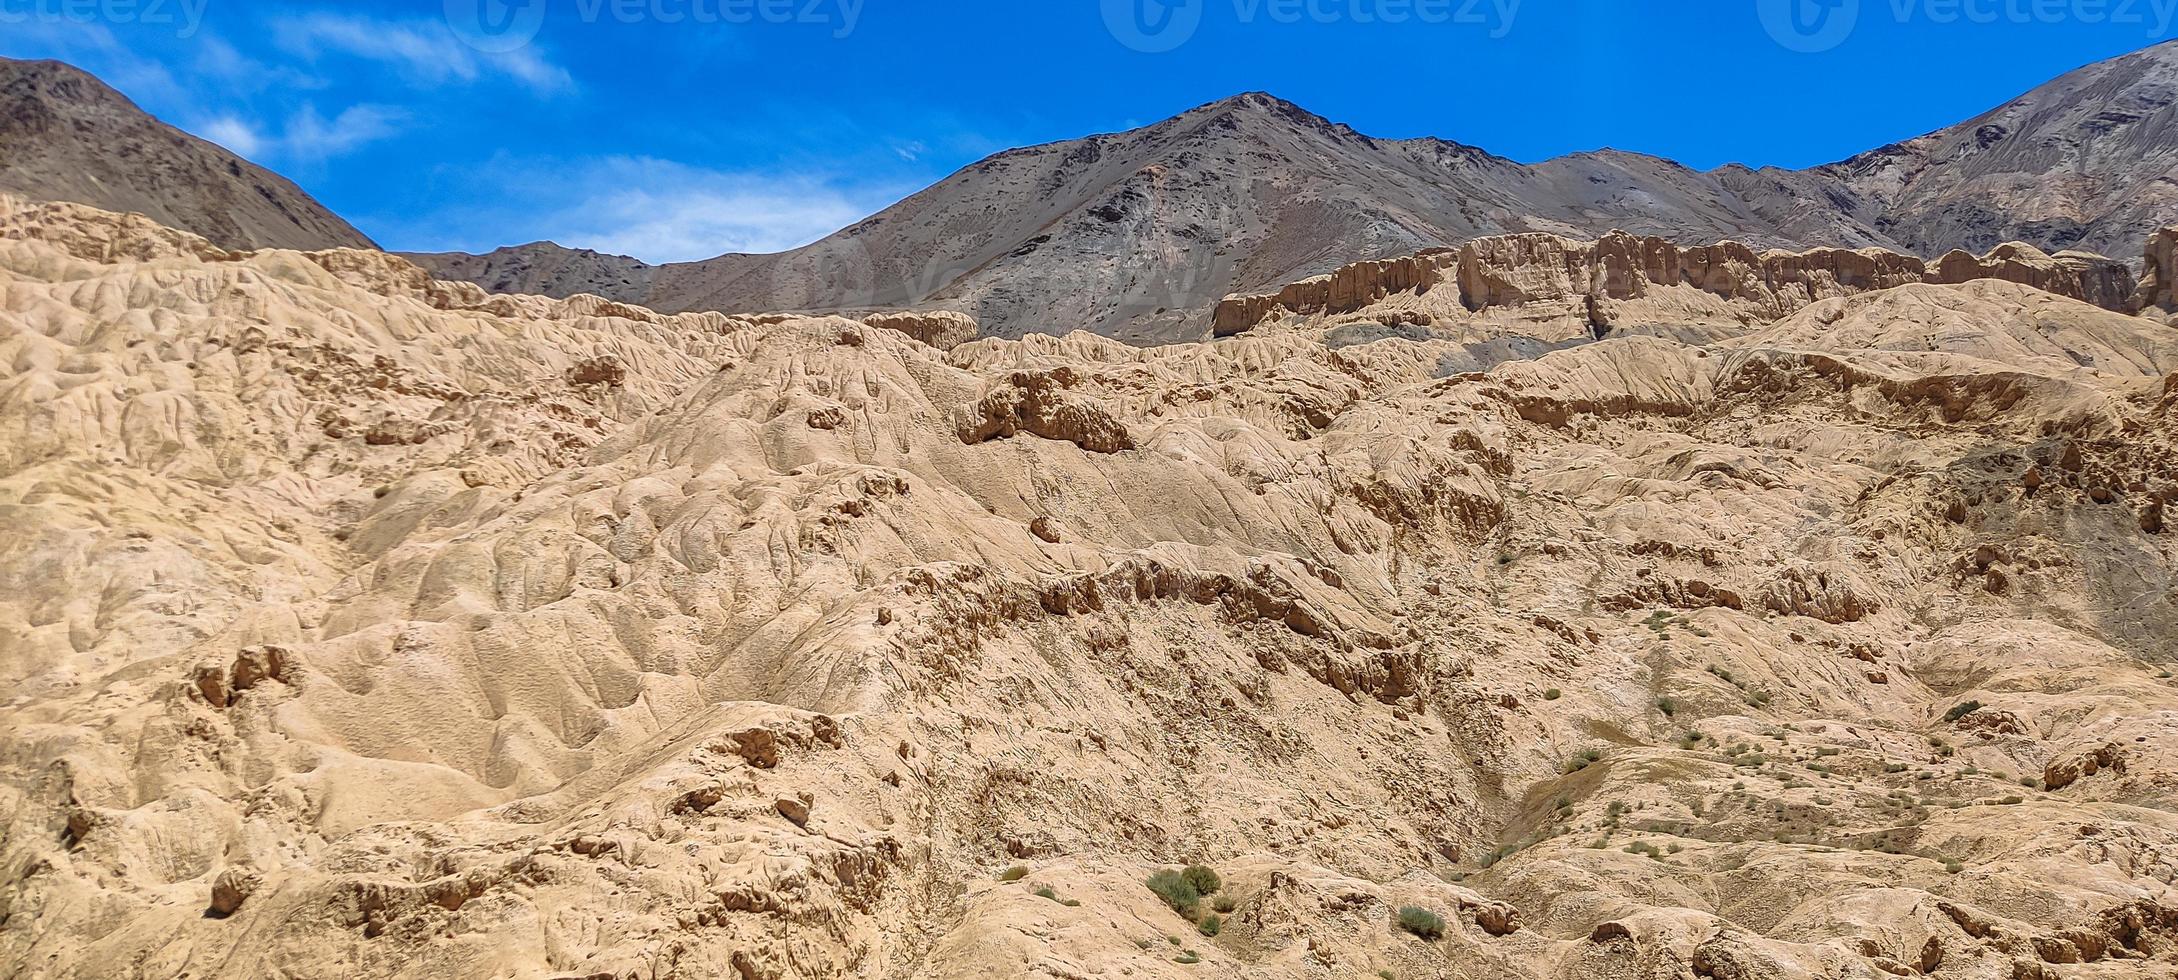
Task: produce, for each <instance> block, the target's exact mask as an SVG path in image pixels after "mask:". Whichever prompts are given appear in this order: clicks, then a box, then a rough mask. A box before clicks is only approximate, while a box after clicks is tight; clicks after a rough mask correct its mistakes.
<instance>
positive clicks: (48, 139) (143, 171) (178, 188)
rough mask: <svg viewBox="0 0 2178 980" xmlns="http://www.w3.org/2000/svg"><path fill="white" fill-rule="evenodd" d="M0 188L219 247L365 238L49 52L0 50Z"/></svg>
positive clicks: (350, 243) (323, 244)
mask: <svg viewBox="0 0 2178 980" xmlns="http://www.w3.org/2000/svg"><path fill="white" fill-rule="evenodd" d="M115 147H127V148H128V151H127V152H125V153H116V152H114V148H115ZM0 190H5V191H12V192H15V193H18V194H22V195H24V196H27V197H30V198H35V199H40V200H54V201H74V202H77V203H82V204H90V205H94V206H97V207H100V208H105V209H107V210H112V211H136V212H141V213H142V214H144V215H146V216H147V217H150V218H151V219H153V220H155V221H158V222H159V223H160V224H163V225H167V226H169V227H173V228H180V229H184V230H187V231H191V232H195V233H197V234H199V235H202V236H204V237H205V238H206V239H209V240H210V241H212V242H214V243H215V244H218V245H221V246H223V247H226V248H299V249H317V248H334V247H353V248H371V247H373V246H372V244H371V241H370V239H368V238H365V237H364V236H363V233H362V232H360V231H357V230H356V229H355V228H354V227H353V226H351V225H349V224H348V223H347V222H346V221H343V220H341V219H340V217H339V216H337V215H335V214H333V212H332V211H330V210H328V209H327V208H326V207H325V206H324V205H322V204H319V203H318V202H317V201H315V200H312V199H311V198H310V195H308V194H305V193H303V191H302V189H301V188H299V187H296V186H295V185H294V184H293V183H290V182H289V181H288V180H287V179H286V178H284V177H281V176H279V175H278V174H275V173H272V172H271V171H268V170H266V169H264V168H262V167H259V166H257V165H256V164H253V163H250V162H249V161H247V160H244V159H242V158H241V157H238V156H236V155H234V154H233V153H230V152H228V151H227V150H226V149H225V148H224V147H220V146H218V145H215V144H213V143H210V142H207V141H205V140H202V139H198V138H197V137H195V136H191V135H189V134H187V133H184V132H182V131H180V130H178V129H175V128H174V127H172V126H169V125H167V124H165V123H163V122H160V121H159V120H157V119H155V118H153V117H152V116H151V115H150V114H148V113H146V112H144V111H143V110H142V109H140V108H138V107H137V106H136V103H134V102H131V101H129V98H128V96H126V95H123V94H121V93H120V92H118V91H115V90H114V89H113V88H112V87H111V86H109V85H107V84H106V83H105V82H102V81H100V80H99V79H98V78H97V77H96V76H94V75H92V74H90V73H89V72H86V71H84V70H82V69H80V68H77V67H76V66H74V65H70V64H67V63H65V62H60V61H16V60H12V59H5V58H0Z"/></svg>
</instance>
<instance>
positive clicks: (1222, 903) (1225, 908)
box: [1210, 895, 1240, 913]
mask: <svg viewBox="0 0 2178 980" xmlns="http://www.w3.org/2000/svg"><path fill="white" fill-rule="evenodd" d="M1210 907H1211V908H1212V909H1214V910H1216V911H1219V912H1225V913H1231V912H1232V911H1233V910H1234V909H1236V908H1238V907H1240V903H1239V902H1236V901H1233V896H1231V895H1219V896H1218V897H1217V900H1216V901H1213V902H1211V903H1210Z"/></svg>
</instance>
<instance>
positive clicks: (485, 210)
mask: <svg viewBox="0 0 2178 980" xmlns="http://www.w3.org/2000/svg"><path fill="white" fill-rule="evenodd" d="M463 176H464V178H465V179H466V180H467V181H468V182H469V183H470V187H471V189H470V191H469V193H466V194H462V193H455V194H451V195H448V197H447V199H449V200H465V201H467V202H469V203H466V204H463V205H459V206H456V207H453V208H450V209H448V210H445V211H440V212H436V213H432V214H428V215H414V216H403V217H401V218H399V219H394V220H390V221H385V222H372V224H373V225H374V227H376V228H377V229H379V230H378V231H376V232H375V234H376V237H378V239H379V240H380V241H382V242H385V243H386V244H387V245H388V247H392V248H397V249H411V250H416V251H441V250H447V249H460V250H463V251H471V252H481V251H489V250H491V249H494V248H498V247H500V246H502V245H517V244H521V243H524V242H532V241H539V240H545V239H549V240H551V241H555V242H558V243H560V244H561V245H565V246H568V247H570V248H591V249H596V250H598V251H600V252H611V253H614V254H618V255H632V256H635V257H636V258H639V259H642V260H643V261H645V262H652V263H660V262H685V261H692V260H695V259H707V258H711V257H712V256H715V255H722V254H725V253H728V252H759V253H760V252H779V251H785V250H787V249H790V248H795V247H798V246H801V245H806V244H809V243H810V242H813V241H816V240H817V239H820V238H823V237H824V236H826V235H829V234H831V233H832V232H835V231H838V230H839V229H841V228H844V227H846V226H848V225H850V224H853V223H855V222H856V221H859V220H861V219H862V218H864V217H866V216H868V215H869V214H870V213H872V212H874V211H876V210H878V209H880V208H883V207H884V206H886V205H888V204H891V203H892V202H893V201H895V200H897V199H898V198H899V196H900V191H901V190H902V189H901V188H897V187H889V186H876V185H847V184H842V183H839V182H834V181H827V180H824V179H820V178H818V177H816V176H813V175H810V174H805V173H792V174H787V173H762V172H753V171H721V170H710V169H706V168H703V167H694V166H689V165H687V164H682V163H675V162H672V161H668V160H658V159H653V158H647V157H611V158H605V159H600V160H592V161H583V162H577V163H566V162H554V163H544V162H534V161H533V162H523V163H513V162H507V161H501V162H498V163H496V164H494V165H490V166H487V167H483V168H475V169H471V170H469V171H467V172H466V173H465V174H464V175H463ZM389 225H390V226H391V227H387V226H389ZM449 229H452V230H455V233H454V234H452V235H449V234H448V230H449Z"/></svg>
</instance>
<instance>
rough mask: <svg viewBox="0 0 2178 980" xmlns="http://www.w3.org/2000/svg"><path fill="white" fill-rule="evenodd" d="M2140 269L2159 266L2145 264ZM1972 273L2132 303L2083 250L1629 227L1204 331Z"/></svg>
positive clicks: (1600, 325)
mask: <svg viewBox="0 0 2178 980" xmlns="http://www.w3.org/2000/svg"><path fill="white" fill-rule="evenodd" d="M2153 248H2154V245H2153V243H2151V245H2150V250H2151V252H2152V251H2153ZM2149 267H2150V269H2151V270H2152V269H2154V268H2156V266H2155V265H2154V263H2153V261H2152V259H2151V261H2150V265H2149ZM1976 279H2001V280H2004V281H2007V282H2016V283H2021V284H2023V285H2028V286H2032V287H2034V288H2036V289H2040V290H2044V291H2046V292H2051V293H2056V294H2057V295H2060V296H2066V297H2070V298H2072V299H2077V300H2082V301H2085V302H2088V303H2091V304H2094V305H2096V306H2099V307H2102V308H2104V309H2111V310H2126V309H2128V308H2129V307H2131V306H2132V305H2133V303H2134V298H2133V294H2134V292H2135V284H2134V282H2133V277H2132V273H2131V270H2129V269H2128V268H2127V267H2126V266H2125V265H2124V263H2122V262H2118V261H2116V260H2114V259H2108V258H2104V257H2102V256H2099V255H2090V254H2087V253H2082V252H2060V253H2058V254H2056V255H2049V254H2046V253H2044V252H2042V251H2041V250H2040V249H2037V248H2034V247H2033V246H2031V245H2023V244H2020V243H2018V242H2008V243H2005V244H2003V245H1999V246H1997V247H1996V248H1994V249H1991V250H1990V251H1989V252H1988V253H1987V254H1984V255H1980V256H1975V255H1971V254H1968V253H1966V252H1956V251H1955V252H1952V253H1950V254H1947V255H1945V256H1943V257H1942V258H1940V259H1938V260H1937V261H1935V262H1934V263H1930V262H1925V261H1923V260H1921V259H1919V258H1917V257H1914V256H1911V255H1902V254H1899V253H1897V252H1889V251H1885V250H1882V249H1875V248H1862V249H1842V248H1819V249H1812V250H1809V251H1805V252H1786V251H1777V250H1772V251H1767V252H1759V253H1758V252H1756V251H1755V250H1754V249H1751V248H1749V247H1747V246H1745V245H1741V244H1739V243H1737V242H1723V243H1720V244H1716V245H1699V246H1682V245H1678V244H1675V243H1673V242H1669V241H1665V240H1663V239H1660V238H1655V237H1643V236H1636V235H1632V234H1628V233H1626V232H1613V233H1611V234H1609V235H1606V236H1604V237H1603V238H1601V239H1599V240H1597V241H1594V242H1581V241H1574V240H1572V239H1568V238H1562V237H1559V236H1557V235H1549V234H1521V235H1499V236H1493V237H1489V238H1479V239H1476V240H1474V241H1471V242H1468V243H1466V244H1464V245H1462V246H1460V247H1459V248H1456V249H1431V250H1428V251H1424V252H1420V253H1417V254H1415V255H1411V256H1405V257H1401V258H1395V259H1381V260H1375V261H1369V262H1358V263H1354V264H1352V265H1348V266H1344V267H1341V268H1340V269H1338V270H1336V271H1334V272H1332V273H1330V274H1329V275H1324V276H1317V277H1314V278H1310V279H1304V280H1301V281H1299V282H1295V283H1291V284H1289V285H1287V286H1285V287H1284V288H1282V289H1280V290H1278V291H1277V292H1273V293H1263V294H1255V295H1236V296H1228V297H1226V298H1225V300H1224V301H1223V302H1221V303H1219V304H1218V306H1217V309H1216V311H1215V312H1214V314H1213V322H1212V326H1211V331H1212V333H1213V334H1214V335H1215V336H1220V337H1224V336H1231V335H1233V334H1236V333H1239V332H1241V331H1243V330H1247V329H1249V328H1251V327H1253V326H1255V325H1256V324H1258V323H1261V322H1263V321H1264V320H1266V319H1269V318H1271V317H1273V316H1278V315H1301V316H1310V315H1317V314H1342V313H1353V312H1356V311H1360V310H1363V309H1365V308H1368V307H1371V306H1372V305H1374V304H1377V303H1379V302H1381V301H1383V300H1385V299H1387V298H1388V297H1393V296H1396V295H1399V294H1413V295H1414V296H1416V297H1419V296H1421V295H1422V294H1428V293H1432V292H1439V293H1442V294H1444V295H1442V296H1440V297H1438V298H1436V299H1435V300H1434V302H1433V303H1427V304H1422V305H1421V306H1420V310H1421V312H1423V313H1432V312H1433V313H1434V314H1436V315H1438V316H1446V317H1447V318H1448V319H1451V318H1460V317H1465V316H1472V317H1477V318H1490V317H1509V318H1514V319H1551V318H1571V319H1581V320H1585V321H1586V322H1587V324H1588V325H1589V327H1591V328H1592V331H1593V332H1594V334H1595V335H1596V336H1602V335H1604V334H1606V333H1608V332H1610V331H1611V330H1613V329H1615V328H1621V327H1625V326H1628V325H1635V324H1644V323H1653V322H1674V321H1680V320H1686V319H1689V318H1691V319H1695V320H1702V319H1708V320H1715V321H1719V322H1726V323H1735V324H1738V325H1742V326H1748V325H1757V324H1762V323H1768V322H1770V321H1773V320H1776V319H1778V318H1780V317H1783V316H1785V315H1787V314H1790V313H1792V312H1793V311H1795V310H1798V309H1801V308H1802V307H1805V306H1807V305H1808V304H1810V303H1813V302H1815V301H1817V300H1821V299H1828V298H1832V297H1838V296H1847V295H1852V294H1854V293H1860V292H1867V291H1870V290H1878V289H1888V288H1891V287H1893V286H1900V285H1904V284H1906V283H1915V282H1930V283H1945V284H1956V283H1963V282H1970V281H1973V280H1976ZM1435 318H1436V317H1435V316H1430V317H1429V318H1428V319H1425V320H1423V322H1431V321H1433V320H1434V319H1435Z"/></svg>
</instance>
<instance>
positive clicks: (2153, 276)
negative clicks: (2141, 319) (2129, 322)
mask: <svg viewBox="0 0 2178 980" xmlns="http://www.w3.org/2000/svg"><path fill="white" fill-rule="evenodd" d="M2143 251H2144V253H2145V254H2144V255H2142V256H2141V270H2140V285H2139V286H2138V287H2137V288H2135V289H2134V290H2133V298H2132V303H2131V308H2132V309H2133V310H2135V311H2145V310H2171V309H2178V289H2174V288H2173V287H2178V226H2173V227H2169V228H2164V229H2162V230H2160V231H2157V232H2156V233H2155V234H2153V235H2149V236H2148V244H2147V247H2146V248H2145V249H2143Z"/></svg>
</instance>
